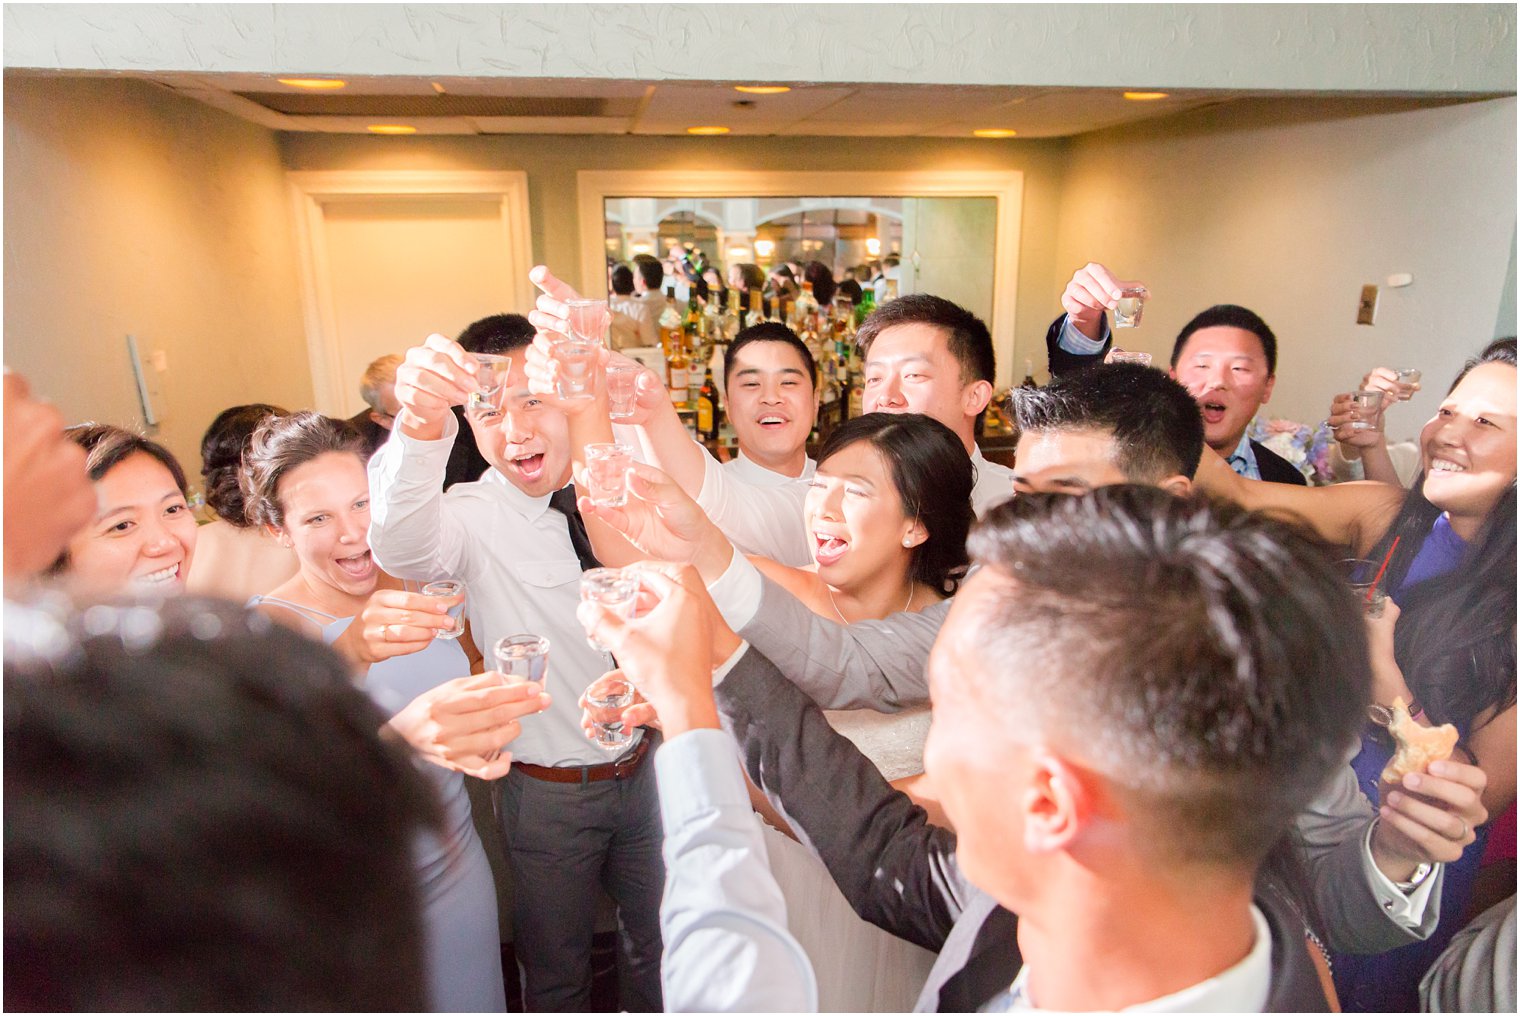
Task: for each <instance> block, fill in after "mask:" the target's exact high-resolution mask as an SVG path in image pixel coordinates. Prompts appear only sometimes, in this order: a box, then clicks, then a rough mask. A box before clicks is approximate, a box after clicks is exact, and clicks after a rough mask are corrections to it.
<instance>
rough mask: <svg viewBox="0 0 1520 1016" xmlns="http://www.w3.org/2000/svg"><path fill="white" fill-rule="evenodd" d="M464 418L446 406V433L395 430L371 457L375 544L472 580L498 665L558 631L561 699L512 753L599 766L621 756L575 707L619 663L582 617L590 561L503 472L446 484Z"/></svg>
mask: <svg viewBox="0 0 1520 1016" xmlns="http://www.w3.org/2000/svg"><path fill="white" fill-rule="evenodd" d="M458 428H459V424H458V422H457V420H456V419H455V418H454V414H452V413H450V414H448V418H447V420H446V421H445V431H444V435H443V437H442V438H441V439H439V440H437V441H420V440H417V439H416V438H412V437H408V436H407V435H405V434H403V433H401V431H399V430H397V431H396V433H395V434H394V435H393V436H392V437H391V440H389V441H387V442H386V443H385V444H384V445H382V446H381V448H380V450H379V451H378V452H376V453H375V455H374V457H373V458H371V459H370V461H369V486H370V499H371V503H370V527H369V541H370V550H371V551H372V552H373V553H374V555H375V561H376V562H377V563H378V564H379V565H380V566H381V567H382V568H384V569H385V570H386V571H387V572H389V573H390V574H392V575H395V576H398V577H400V578H409V579H417V580H419V581H423V582H426V581H429V580H431V579H437V578H442V577H444V576H448V577H451V578H457V579H461V580H463V581H464V582H465V584H466V586H467V591H466V602H465V610H466V612H467V613H468V615H469V619H470V630H471V631H472V632H473V633H474V636H475V640H476V643H477V645H478V646H479V647H480V650H481V651H482V652H483V653H484V654H485V658H486V666H487V667H493V666H495V660H494V657H493V654H492V646H493V645H494V644H495V643H496V640H497V639H500V638H502V637H504V636H507V635H514V634H518V633H522V632H529V633H532V634H534V635H543V636H545V637H547V638H548V639H549V667H548V671H547V673H546V675H545V678H544V690H545V691H547V692H549V694H550V695H551V696H552V698H553V704H552V705H550V707H549V708H548V709H547V710H545V711H544V712H542V713H538V714H536V715H533V716H527V717H524V718H523V720H522V733H521V734H519V735H518V737H517V739H516V740H515V741H513V742H512V744H511V745H510V750H511V752H512V757H513V758H515V759H518V760H520V761H523V762H529V763H533V764H536V765H543V766H585V765H599V764H601V763H603V762H609V761H612V757H611V756H610V755H609V754H608V753H607V752H605V751H603V750H602V749H601V748H598V747H597V746H596V745H594V744H592V743H591V742H590V741H589V740H587V739H586V735H585V734H584V733H583V732H582V731H581V709H580V706H578V705H577V704H576V702H577V700H578V699H579V698H580V694H581V692H583V691H585V690H586V686H587V685H589V684H590V683H591V682H592V681H594V680H596V679H597V678H598V677H600V676H601V675H602V674H603V673H605V672H606V671H607V670H609V669H611V666H612V661H611V657H610V656H608V655H607V654H606V653H600V652H597V651H596V650H595V649H592V648H591V646H590V644H588V643H587V642H586V632H585V630H584V629H583V628H582V627H581V625H580V623H579V622H578V621H577V620H576V619H575V608H576V606H577V605H578V604H579V603H580V580H581V566H580V561H579V559H578V558H577V557H576V555H575V547H574V546H573V545H572V544H571V543H570V530H569V528H568V527H567V525H566V521H565V516H564V515H562V514H561V513H559V512H557V511H555V510H554V509H552V508H550V507H549V498H548V497H547V496H545V497H528V496H527V495H526V494H524V493H523V492H522V491H520V490H518V489H517V488H516V487H514V486H513V485H512V484H511V482H510V481H508V480H507V478H506V477H505V476H503V475H502V474H501V473H500V472H498V471H497V470H496V469H488V470H486V472H485V474H484V475H483V476H482V477H481V478H480V479H479V480H477V481H475V482H474V483H457V484H455V485H454V486H453V487H450V488H449V491H448V493H447V494H445V493H443V491H442V486H443V470H444V466H445V465H447V463H448V460H449V449H450V448H452V447H453V446H454V435H455V433H456V432H457V431H458Z"/></svg>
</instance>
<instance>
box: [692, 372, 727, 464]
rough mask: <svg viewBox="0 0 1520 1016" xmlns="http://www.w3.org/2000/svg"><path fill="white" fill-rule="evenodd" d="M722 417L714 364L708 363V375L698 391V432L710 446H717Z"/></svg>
mask: <svg viewBox="0 0 1520 1016" xmlns="http://www.w3.org/2000/svg"><path fill="white" fill-rule="evenodd" d="M721 425H722V417H721V416H720V410H719V409H718V386H717V385H715V384H713V373H712V364H710V363H709V364H708V365H707V376H706V377H705V378H703V379H702V387H701V388H700V389H698V391H697V434H698V436H700V437H701V438H702V440H703V441H705V442H707V444H708V445H709V446H710V447H716V445H717V442H718V428H719V426H721Z"/></svg>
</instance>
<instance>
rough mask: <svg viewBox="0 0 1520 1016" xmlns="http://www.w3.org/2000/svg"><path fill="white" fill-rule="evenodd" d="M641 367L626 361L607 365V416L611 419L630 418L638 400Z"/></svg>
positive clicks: (632, 416)
mask: <svg viewBox="0 0 1520 1016" xmlns="http://www.w3.org/2000/svg"><path fill="white" fill-rule="evenodd" d="M642 369H643V368H641V367H638V366H635V365H633V364H628V363H613V364H608V366H607V417H608V419H611V420H619V421H623V420H632V419H633V418H634V414H635V409H636V405H637V401H638V385H639V371H640V370H642Z"/></svg>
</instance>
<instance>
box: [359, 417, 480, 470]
mask: <svg viewBox="0 0 1520 1016" xmlns="http://www.w3.org/2000/svg"><path fill="white" fill-rule="evenodd" d="M445 412H447V414H448V419H446V420H444V421H443V436H442V437H440V438H438V439H436V440H433V441H427V440H424V439H422V438H420V437H412V436H411V435H409V434H407V433H406V432H405V431H403V430H402V429H401V428H400V427H397V428H395V429H394V430H392V431H391V436H390V438H389V439H388V440H387V441H386V442H385V444H383V445H381V446H380V451H378V452H376V453H375V454H376V455H377V456H379V455H382V454H383V453H384V452H385V451H386V450H387V449H390V448H394V449H395V452H393V453H392V456H391V457H394V456H396V455H399V456H400V459H401V461H400V462H399V463H397V464H396V475H397V476H398V477H400V478H403V479H431V478H432V477H433V476H434V475H435V474H436V475H442V474H443V472H444V471H445V470H446V469H447V468H448V465H449V453H450V452H452V451H453V450H454V439H455V438H457V437H458V436H459V418H458V417H457V416H455V415H454V411H453V410H452V409H450V410H446V411H445Z"/></svg>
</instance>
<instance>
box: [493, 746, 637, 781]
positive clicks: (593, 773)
mask: <svg viewBox="0 0 1520 1016" xmlns="http://www.w3.org/2000/svg"><path fill="white" fill-rule="evenodd" d="M649 740H650V738H649V735H648V734H645V736H644V737H643V739H642V740H640V741H639V746H638V747H637V748H635V749H633V753H632V754H631V755H628V756H627V757H625V758H620V759H618V760H617V761H616V762H603V763H602V764H601V765H597V766H536V765H534V764H533V763H531V762H513V763H512V769H513V771H515V772H519V773H522V774H523V775H524V776H531V777H533V778H534V779H535V780H543V781H544V782H546V783H581V784H586V783H596V782H598V781H600V780H625V779H627V778H628V777H630V776H632V775H633V774H634V772H635V771H636V770H637V769H638V768H639V763H640V762H642V761H644V756H645V755H648V754H649Z"/></svg>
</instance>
